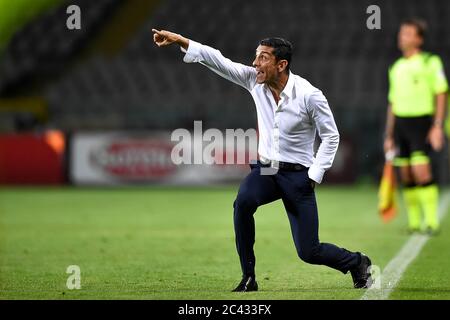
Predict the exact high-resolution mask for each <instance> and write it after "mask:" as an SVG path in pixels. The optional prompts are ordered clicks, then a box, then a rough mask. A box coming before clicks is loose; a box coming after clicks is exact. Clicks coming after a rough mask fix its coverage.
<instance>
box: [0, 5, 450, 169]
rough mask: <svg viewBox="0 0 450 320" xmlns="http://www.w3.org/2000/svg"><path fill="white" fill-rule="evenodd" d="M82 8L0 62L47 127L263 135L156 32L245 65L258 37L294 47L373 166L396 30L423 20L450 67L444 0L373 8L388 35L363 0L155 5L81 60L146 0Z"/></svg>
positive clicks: (430, 46) (6, 78) (296, 67)
mask: <svg viewBox="0 0 450 320" xmlns="http://www.w3.org/2000/svg"><path fill="white" fill-rule="evenodd" d="M78 3H79V4H80V6H81V7H82V12H83V28H82V30H81V31H80V32H70V31H68V30H67V29H65V28H64V26H65V24H64V23H61V21H65V17H66V14H65V6H62V7H60V8H59V9H58V10H56V11H52V12H48V13H47V14H45V15H43V16H41V17H40V18H39V19H37V20H35V21H33V22H32V23H31V24H29V25H28V26H26V27H25V28H24V29H22V30H21V31H20V32H19V33H17V34H16V35H15V36H14V38H13V40H12V41H11V43H10V45H9V46H8V48H7V49H6V51H5V53H4V56H3V59H2V60H1V64H0V74H1V75H2V76H1V78H0V79H1V80H0V95H1V96H10V95H14V94H15V93H17V92H19V93H20V92H22V93H23V92H27V90H30V89H29V88H28V89H23V87H24V85H23V84H24V79H26V78H30V77H31V76H34V79H38V81H37V83H36V82H34V84H33V85H34V87H32V88H34V89H33V90H34V91H37V92H40V93H41V94H42V95H43V96H44V97H45V99H46V101H47V103H48V108H49V109H48V114H49V118H48V119H49V120H48V123H47V125H48V126H50V127H54V128H55V127H56V128H59V129H63V130H65V131H76V130H80V129H98V130H102V129H155V130H159V129H173V128H177V127H185V128H191V127H192V125H193V121H194V120H200V119H201V120H203V121H204V126H207V127H216V128H250V127H255V126H256V115H255V114H254V112H253V111H254V110H253V108H254V107H253V102H252V100H251V97H250V96H249V95H248V94H247V93H246V92H245V90H244V89H242V88H239V87H237V86H235V85H233V84H231V83H228V82H226V81H223V80H221V79H219V78H218V76H217V75H215V74H213V73H211V72H208V71H206V70H205V68H204V67H202V66H199V65H186V64H184V63H183V62H182V59H181V58H182V53H181V52H180V51H179V49H178V48H176V47H170V48H167V49H166V50H159V49H158V48H156V47H155V46H154V44H153V42H152V35H151V32H150V30H151V28H152V27H156V28H162V29H167V30H173V31H176V32H179V33H182V34H184V35H185V36H187V37H191V38H192V39H195V40H197V41H200V42H202V43H205V44H208V45H211V46H213V47H215V48H217V49H219V50H221V51H222V53H223V54H224V55H226V56H228V57H229V58H231V59H233V60H236V61H239V62H242V63H246V64H251V62H252V60H253V59H252V58H253V56H254V50H255V48H256V46H257V45H258V41H259V40H260V39H262V38H265V37H268V36H281V37H285V38H287V39H289V40H290V41H291V42H292V43H293V44H294V46H295V53H294V60H293V62H292V70H293V72H294V73H297V74H299V75H301V76H303V77H305V78H306V79H308V80H309V81H310V82H311V83H312V84H313V85H315V86H317V87H319V88H321V89H322V91H323V92H324V93H325V95H326V96H327V98H328V100H329V102H330V105H331V106H332V108H333V111H334V113H335V116H336V118H337V119H338V121H339V126H340V131H341V133H343V135H344V136H345V135H347V136H353V137H354V139H357V140H358V141H357V142H356V144H357V145H360V144H363V145H372V148H371V149H370V148H369V147H367V148H366V149H364V146H361V147H360V148H362V149H363V150H364V153H365V154H367V158H370V159H373V160H372V161H373V162H374V163H377V162H379V160H380V159H379V153H380V150H378V149H376V148H375V147H373V146H377V145H378V146H380V145H381V128H382V123H383V119H384V115H385V107H386V103H387V101H386V94H387V68H388V66H389V65H390V63H392V62H393V61H394V59H395V58H396V57H398V55H399V52H398V50H397V48H396V34H397V30H398V26H399V23H400V21H401V20H402V19H404V18H407V17H410V16H420V17H422V18H424V19H425V20H427V21H428V23H429V29H430V32H429V35H430V36H429V38H428V39H427V43H426V47H425V49H426V50H430V51H434V52H437V53H439V54H440V55H441V57H442V58H443V60H444V63H445V64H446V65H447V68H448V65H449V64H450V37H448V34H449V33H450V25H449V24H448V21H447V20H448V17H450V2H449V1H441V0H429V1H426V2H424V1H421V0H396V1H388V0H380V1H377V4H378V5H379V6H380V8H381V13H382V14H381V30H369V29H368V28H366V20H367V18H368V16H369V15H368V14H367V13H366V8H367V7H368V6H369V5H371V4H372V3H371V1H368V0H362V1H353V0H340V1H327V0H303V1H296V0H283V1H277V2H274V1H272V0H259V1H252V0H250V1H239V0H227V1H221V2H220V4H219V3H218V2H217V1H206V0H190V1H177V0H165V1H159V2H155V3H157V4H158V5H155V9H154V10H153V9H152V10H151V11H149V12H150V13H149V14H148V15H147V19H146V21H143V22H142V23H141V25H140V27H139V29H138V31H137V32H135V33H134V34H133V36H132V37H130V38H129V39H128V41H127V42H125V43H124V46H123V48H121V49H120V50H118V51H117V54H115V55H110V56H107V55H102V54H97V55H89V56H85V55H83V50H81V49H82V47H83V45H84V44H85V43H86V42H88V41H89V40H90V41H95V39H94V35H95V32H94V31H95V30H96V29H98V28H99V27H100V26H101V25H102V23H103V22H104V21H105V20H106V19H108V17H110V16H111V15H113V14H114V12H117V11H121V10H120V8H121V6H124V3H129V5H130V3H131V5H133V3H134V5H135V6H139V5H142V1H129V2H126V1H125V2H124V1H119V0H101V1H79V2H78ZM117 8H119V10H117ZM135 9H137V10H138V7H136V8H135ZM114 10H116V11H114ZM134 11H136V10H134ZM61 19H63V20H61ZM132 19H133V16H131V15H130V17H129V20H130V21H131V20H132ZM93 39H94V40H93ZM74 57H75V58H74ZM61 70H63V71H64V72H61ZM55 71H59V72H55ZM47 76H48V77H47ZM42 79H45V81H42ZM36 88H38V89H36ZM33 90H31V91H33ZM368 129H370V132H369V131H368ZM374 132H379V133H380V134H379V135H374ZM377 153H378V156H375V154H377ZM362 161H363V160H362ZM364 163H365V164H364V165H365V166H366V167H369V166H370V165H372V164H371V163H368V162H367V161H366V162H364Z"/></svg>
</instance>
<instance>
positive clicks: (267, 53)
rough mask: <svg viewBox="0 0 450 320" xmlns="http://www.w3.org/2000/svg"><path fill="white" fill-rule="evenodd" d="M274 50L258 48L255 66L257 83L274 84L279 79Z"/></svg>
mask: <svg viewBox="0 0 450 320" xmlns="http://www.w3.org/2000/svg"><path fill="white" fill-rule="evenodd" d="M272 52H273V48H272V47H268V46H263V45H259V46H258V48H256V56H255V60H254V61H253V66H254V67H255V69H256V72H257V73H256V83H258V84H262V83H267V82H272V81H274V79H277V78H278V62H279V61H278V62H277V59H276V57H275V56H274V55H273V53H272Z"/></svg>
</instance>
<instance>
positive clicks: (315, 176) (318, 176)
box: [308, 165, 325, 183]
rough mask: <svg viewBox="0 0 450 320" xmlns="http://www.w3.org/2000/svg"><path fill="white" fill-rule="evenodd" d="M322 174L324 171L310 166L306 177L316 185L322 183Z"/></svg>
mask: <svg viewBox="0 0 450 320" xmlns="http://www.w3.org/2000/svg"><path fill="white" fill-rule="evenodd" d="M324 174H325V170H323V169H321V168H319V167H317V166H315V165H312V166H311V167H310V168H309V170H308V177H309V178H310V179H311V180H313V181H315V182H317V183H321V182H322V179H323V175H324Z"/></svg>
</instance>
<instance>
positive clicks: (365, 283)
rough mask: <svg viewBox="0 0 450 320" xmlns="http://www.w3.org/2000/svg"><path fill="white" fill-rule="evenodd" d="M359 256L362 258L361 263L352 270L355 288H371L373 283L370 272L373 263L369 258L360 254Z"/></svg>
mask: <svg viewBox="0 0 450 320" xmlns="http://www.w3.org/2000/svg"><path fill="white" fill-rule="evenodd" d="M358 254H359V255H360V256H361V263H360V264H359V266H357V267H356V268H354V269H351V270H350V273H351V274H352V278H353V287H355V288H357V289H361V288H370V286H371V285H372V282H373V281H372V277H371V274H370V270H369V268H370V266H371V265H372V262H371V261H370V259H369V257H368V256H366V255H364V254H362V253H359V252H358Z"/></svg>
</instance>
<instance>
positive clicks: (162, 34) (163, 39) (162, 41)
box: [152, 29, 189, 50]
mask: <svg viewBox="0 0 450 320" xmlns="http://www.w3.org/2000/svg"><path fill="white" fill-rule="evenodd" d="M152 31H153V41H154V42H155V43H156V45H157V46H158V47H164V46H168V45H169V44H172V43H176V44H178V45H179V46H180V47H182V48H183V49H184V50H187V49H188V47H189V39H187V38H185V37H183V36H182V35H181V34H178V33H173V32H170V31H166V30H161V31H158V30H156V29H152Z"/></svg>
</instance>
